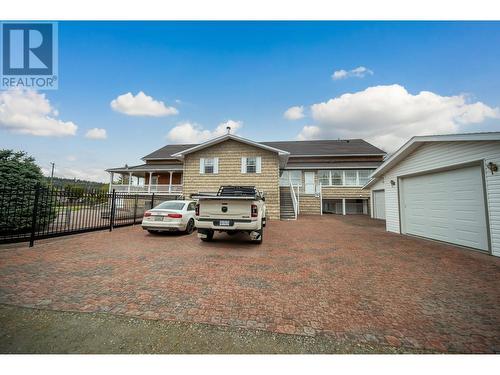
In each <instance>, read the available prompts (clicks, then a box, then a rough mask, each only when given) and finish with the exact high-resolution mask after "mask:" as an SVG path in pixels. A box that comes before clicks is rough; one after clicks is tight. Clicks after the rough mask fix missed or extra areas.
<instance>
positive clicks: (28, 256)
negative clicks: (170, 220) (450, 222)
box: [0, 215, 500, 352]
mask: <svg viewBox="0 0 500 375" xmlns="http://www.w3.org/2000/svg"><path fill="white" fill-rule="evenodd" d="M266 229H267V231H266V232H265V238H264V244H263V245H261V246H256V245H253V244H248V243H246V242H245V238H244V237H243V236H242V237H238V236H233V237H229V236H226V235H222V234H220V235H216V240H217V241H216V242H213V243H203V242H201V241H199V240H198V238H197V237H196V234H193V235H191V236H185V235H172V234H166V235H150V234H148V233H147V232H145V231H142V230H141V228H140V227H139V226H136V227H128V228H121V229H116V230H115V231H113V232H112V233H109V232H105V231H103V232H94V233H88V234H84V235H79V236H70V237H65V238H62V239H52V240H48V241H46V242H39V243H38V244H37V245H36V246H35V247H34V248H32V249H28V248H27V247H23V248H15V249H3V250H0V303H7V304H15V305H21V306H34V307H38V308H46V309H55V310H72V311H105V312H110V313H116V314H125V315H133V316H141V317H144V318H152V319H173V320H180V321H191V322H201V323H211V324H221V325H229V326H234V327H248V328H257V329H265V330H270V331H275V332H283V333H291V334H304V335H314V334H320V333H324V334H329V335H332V336H333V337H334V338H336V339H339V340H357V341H363V342H373V343H378V344H387V345H392V346H403V347H412V348H424V349H432V350H437V351H455V352H457V351H458V352H494V351H499V350H500V259H498V258H494V257H491V256H488V255H485V254H480V253H477V252H474V251H469V250H465V249H460V248H457V247H453V246H449V245H444V244H439V243H436V242H431V241H427V240H421V239H416V238H410V237H405V236H400V235H396V234H391V233H386V232H385V231H384V226H383V223H381V222H378V221H375V220H371V219H369V218H366V217H360V216H351V217H337V216H329V215H328V216H327V215H325V216H322V217H319V216H316V217H303V218H301V219H300V220H299V221H272V222H270V223H269V225H268V228H266ZM23 246H24V245H23Z"/></svg>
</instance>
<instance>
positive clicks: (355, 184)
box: [318, 169, 364, 187]
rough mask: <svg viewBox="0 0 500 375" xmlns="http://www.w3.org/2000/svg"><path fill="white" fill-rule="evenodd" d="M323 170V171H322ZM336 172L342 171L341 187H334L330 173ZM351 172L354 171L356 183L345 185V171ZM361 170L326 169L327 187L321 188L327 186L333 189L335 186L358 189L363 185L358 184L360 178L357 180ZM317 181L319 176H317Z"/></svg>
mask: <svg viewBox="0 0 500 375" xmlns="http://www.w3.org/2000/svg"><path fill="white" fill-rule="evenodd" d="M323 170H324V169H323ZM334 170H337V171H342V184H341V185H334V184H333V176H332V171H334ZM347 170H351V171H356V182H355V183H354V184H347V183H346V178H345V177H346V173H345V172H346V171H347ZM361 170H363V169H328V185H322V186H328V187H335V186H345V187H360V186H363V185H364V184H361V183H360V178H359V171H361ZM318 180H319V176H318Z"/></svg>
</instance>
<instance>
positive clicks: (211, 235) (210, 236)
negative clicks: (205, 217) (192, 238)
mask: <svg viewBox="0 0 500 375" xmlns="http://www.w3.org/2000/svg"><path fill="white" fill-rule="evenodd" d="M205 234H206V235H207V237H205V238H202V239H201V240H202V241H203V242H210V241H212V240H213V239H214V231H213V230H209V231H207V232H205Z"/></svg>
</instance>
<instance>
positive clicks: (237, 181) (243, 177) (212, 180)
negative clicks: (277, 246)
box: [183, 140, 280, 219]
mask: <svg viewBox="0 0 500 375" xmlns="http://www.w3.org/2000/svg"><path fill="white" fill-rule="evenodd" d="M254 156H255V157H258V156H260V157H261V173H241V159H242V157H254ZM213 157H218V158H219V162H218V173H217V174H200V158H213ZM278 181H279V158H278V154H276V153H274V152H271V151H267V150H264V149H261V148H258V147H254V146H251V145H247V144H245V143H241V142H238V141H235V140H227V141H224V142H221V143H218V144H216V145H213V146H210V147H207V148H205V149H202V150H200V151H197V152H194V153H192V154H188V155H186V157H185V159H184V187H183V192H184V195H185V196H186V197H189V196H190V195H191V194H196V193H199V192H216V191H217V190H219V187H220V186H221V185H250V186H256V187H257V189H259V190H261V191H264V192H265V194H266V207H267V215H268V218H270V219H279V216H280V204H279V183H278Z"/></svg>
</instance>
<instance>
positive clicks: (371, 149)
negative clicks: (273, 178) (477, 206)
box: [143, 139, 385, 160]
mask: <svg viewBox="0 0 500 375" xmlns="http://www.w3.org/2000/svg"><path fill="white" fill-rule="evenodd" d="M259 143H262V144H263V145H266V146H271V147H274V148H277V149H280V150H283V151H288V152H289V153H290V156H292V157H293V156H299V155H304V156H313V155H315V156H322V155H324V156H326V155H374V154H378V155H380V154H385V152H384V151H382V150H381V149H379V148H377V147H375V146H373V145H372V144H370V143H368V142H366V141H365V140H363V139H348V140H319V141H280V142H259ZM194 146H197V145H196V144H187V145H166V146H164V147H162V148H160V149H158V150H156V151H154V152H152V153H151V154H149V155H146V156H144V158H143V159H144V160H146V159H169V158H172V155H173V154H175V153H177V152H180V151H182V150H186V149H188V148H191V147H194Z"/></svg>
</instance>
